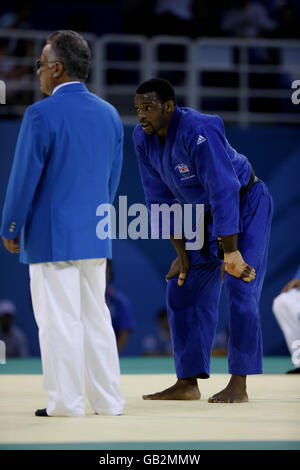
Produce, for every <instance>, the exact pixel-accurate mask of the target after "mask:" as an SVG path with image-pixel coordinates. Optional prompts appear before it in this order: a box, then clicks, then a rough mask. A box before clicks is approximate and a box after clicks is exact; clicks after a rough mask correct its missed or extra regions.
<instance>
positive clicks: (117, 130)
mask: <svg viewBox="0 0 300 470" xmlns="http://www.w3.org/2000/svg"><path fill="white" fill-rule="evenodd" d="M90 60H91V55H90V50H89V47H88V45H87V43H86V41H85V40H84V39H83V37H81V36H80V35H79V34H77V33H75V32H73V31H56V32H54V33H52V34H50V36H49V37H48V38H47V42H46V45H45V46H44V48H43V50H42V54H41V58H40V60H39V61H38V63H37V66H38V71H37V74H38V76H39V78H40V85H41V91H42V92H43V93H45V94H47V95H49V97H48V98H46V99H43V100H41V101H39V102H37V103H35V104H33V105H31V106H29V107H28V109H27V110H26V112H25V115H24V119H23V122H22V125H21V130H20V133H19V137H18V141H17V146H16V152H15V157H14V162H13V167H12V171H11V175H10V179H9V184H8V188H7V194H6V199H5V203H4V208H3V215H2V225H1V232H0V233H1V235H2V238H3V242H4V245H5V247H6V248H7V249H8V250H9V251H10V252H12V253H16V252H20V261H21V262H22V263H26V264H29V271H30V287H31V295H32V301H33V307H34V314H35V318H36V321H37V324H38V327H39V340H40V347H41V355H42V364H43V374H44V385H45V389H46V391H47V393H48V396H49V402H48V406H47V408H45V409H40V410H37V411H36V415H37V416H83V415H84V414H85V396H84V388H85V391H86V395H87V398H88V400H89V402H90V405H91V407H92V409H93V411H94V412H95V413H97V414H112V415H118V414H121V413H122V410H123V405H124V400H123V397H122V395H121V392H120V368H119V360H118V353H117V347H116V340H115V335H114V331H113V328H112V325H111V318H110V314H109V310H108V308H107V306H106V304H105V268H106V259H107V258H110V257H111V240H109V239H108V238H106V239H101V240H100V239H99V238H98V237H97V235H96V226H97V222H98V218H97V216H96V211H97V207H98V206H99V205H100V204H105V203H112V202H113V199H114V196H115V193H116V190H117V187H118V184H119V179H120V173H121V166H122V152H123V127H122V123H121V120H120V118H119V115H118V113H117V111H116V110H115V108H114V107H113V106H111V105H110V104H109V103H107V102H106V101H104V100H102V99H100V98H98V97H97V96H95V95H94V94H92V93H90V92H89V91H88V90H87V88H86V86H85V85H84V84H83V83H82V82H83V81H84V80H85V79H86V78H87V76H88V72H89V68H90Z"/></svg>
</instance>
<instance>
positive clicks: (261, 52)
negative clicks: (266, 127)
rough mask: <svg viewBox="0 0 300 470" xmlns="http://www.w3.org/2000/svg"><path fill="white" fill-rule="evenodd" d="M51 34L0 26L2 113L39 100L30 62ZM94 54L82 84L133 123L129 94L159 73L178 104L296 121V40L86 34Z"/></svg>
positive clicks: (247, 119)
mask: <svg viewBox="0 0 300 470" xmlns="http://www.w3.org/2000/svg"><path fill="white" fill-rule="evenodd" d="M47 35H48V32H45V31H29V30H18V31H12V30H3V29H2V30H0V79H1V80H3V81H4V82H5V84H6V93H7V97H6V105H1V106H0V114H1V115H22V114H23V112H24V110H25V109H26V106H28V105H29V104H31V103H32V102H35V101H37V100H39V99H41V98H42V97H43V96H42V94H41V92H40V90H39V80H38V78H37V77H36V75H35V72H36V71H35V68H34V63H35V60H36V59H37V58H39V56H40V52H41V49H42V46H43V44H44V41H45V38H46V37H47ZM83 35H84V36H85V38H86V39H87V41H88V42H89V44H90V47H91V49H92V54H93V60H92V68H91V73H90V77H89V79H88V82H87V85H88V87H89V89H90V90H91V91H93V92H94V93H96V94H97V95H99V96H101V97H103V98H104V99H107V100H108V101H110V102H111V103H112V104H113V105H114V106H116V108H117V109H118V111H119V112H120V114H121V116H122V118H123V121H124V122H125V123H127V124H131V123H134V122H136V117H135V111H134V107H133V97H134V94H135V90H136V87H137V85H138V84H139V83H141V82H142V81H144V80H146V79H148V78H151V77H154V76H160V77H164V78H167V79H169V80H170V82H171V83H172V84H173V85H174V87H175V91H176V95H177V100H178V104H180V105H182V106H190V107H193V108H196V109H198V110H200V111H202V112H205V113H209V114H219V115H220V116H221V117H222V118H223V119H224V120H225V121H226V122H232V123H238V124H243V125H247V124H249V123H267V124H271V123H277V124H297V123H298V124H299V123H300V112H299V107H297V106H296V105H295V104H293V103H292V100H291V95H292V93H293V91H294V90H292V88H291V86H292V82H293V81H294V80H297V79H298V80H299V79H300V41H290V40H273V39H268V40H267V39H230V38H222V39H220V38H200V39H197V40H192V39H188V38H184V37H181V36H178V37H176V36H155V37H153V38H146V37H144V36H134V35H104V36H101V37H97V36H95V35H91V34H85V33H83Z"/></svg>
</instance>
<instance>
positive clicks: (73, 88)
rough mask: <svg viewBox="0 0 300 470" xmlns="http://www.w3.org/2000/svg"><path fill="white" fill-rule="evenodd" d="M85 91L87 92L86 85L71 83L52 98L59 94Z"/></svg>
mask: <svg viewBox="0 0 300 470" xmlns="http://www.w3.org/2000/svg"><path fill="white" fill-rule="evenodd" d="M84 91H87V87H86V86H85V85H84V83H82V82H79V83H70V84H69V85H66V86H62V87H60V88H59V89H58V90H56V92H55V93H54V94H52V95H51V96H56V95H57V94H58V93H78V92H84Z"/></svg>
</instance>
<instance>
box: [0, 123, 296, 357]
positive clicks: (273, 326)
mask: <svg viewBox="0 0 300 470" xmlns="http://www.w3.org/2000/svg"><path fill="white" fill-rule="evenodd" d="M19 126H20V121H19V120H1V121H0V207H1V208H2V205H3V201H4V197H5V191H6V186H7V181H8V177H9V172H10V168H11V164H12V158H13V153H14V148H15V144H16V138H17V134H18V130H19ZM132 130H133V128H132V127H131V126H125V145H124V165H123V172H122V177H121V182H120V186H119V191H118V194H117V197H116V200H115V204H117V203H118V196H119V195H126V196H127V198H128V199H127V202H128V207H129V206H130V205H131V204H133V203H144V194H143V190H142V187H141V183H140V177H139V173H138V168H137V163H136V157H135V155H134V151H133V146H132V140H131V134H132ZM227 137H228V140H229V142H230V143H231V145H232V146H233V147H235V148H236V149H237V150H238V151H239V152H241V153H244V154H245V155H246V156H247V157H248V158H249V160H250V161H251V163H252V166H253V168H254V170H255V173H256V174H257V176H258V177H260V178H262V179H263V180H264V181H265V182H266V183H267V185H268V186H269V188H270V190H271V192H272V196H273V199H274V207H275V214H274V219H273V226H272V233H271V242H270V251H269V263H268V269H267V274H266V279H265V284H264V289H263V293H262V298H261V318H262V327H263V339H264V352H265V354H266V355H273V354H274V355H275V354H288V351H287V348H286V345H285V341H284V338H283V335H282V333H281V330H280V328H279V326H278V325H277V322H276V320H275V318H274V316H273V314H272V302H273V299H274V297H275V296H276V295H278V293H279V292H280V290H281V288H282V287H283V285H284V284H285V283H286V282H288V281H289V280H290V279H291V278H292V277H293V275H294V273H295V271H296V268H297V266H298V265H299V263H300V242H299V229H300V191H299V186H300V185H299V178H300V142H299V129H297V128H291V127H276V126H250V127H245V128H241V127H238V126H227ZM130 220H131V218H130V217H128V221H129V222H130ZM174 257H175V252H174V250H173V248H172V246H171V244H170V242H169V241H167V240H136V241H133V240H114V241H113V266H114V274H115V286H116V287H117V288H119V289H120V290H122V291H123V292H124V293H125V294H126V295H127V296H128V298H129V299H130V301H131V303H132V306H133V310H134V315H135V321H136V329H135V331H134V333H133V334H132V336H131V339H130V341H129V344H128V346H127V347H126V349H125V350H124V353H123V354H124V355H126V354H128V355H129V354H130V355H137V354H140V353H141V340H142V338H143V336H144V335H145V334H147V333H149V332H150V331H152V330H153V329H154V328H155V324H156V315H157V312H158V310H159V309H160V308H161V307H163V306H164V295H165V287H166V285H165V281H164V275H165V274H166V272H167V271H168V269H169V265H170V262H171V261H172V259H173V258H174ZM1 298H10V299H12V300H13V301H14V302H15V303H16V306H17V315H16V323H17V324H18V325H19V326H20V327H21V328H22V329H23V330H24V331H25V333H26V334H27V336H28V338H29V341H30V350H31V354H33V355H38V354H39V347H38V335H37V327H36V324H35V321H34V318H33V314H32V309H31V301H30V293H29V277H28V267H27V266H24V265H21V264H19V262H18V258H17V255H11V254H9V253H8V252H6V251H5V249H4V248H3V246H2V244H1V247H0V299H1ZM226 325H227V309H226V305H225V301H224V296H223V295H222V297H221V304H220V310H219V325H218V329H219V330H220V329H224V328H225V327H226Z"/></svg>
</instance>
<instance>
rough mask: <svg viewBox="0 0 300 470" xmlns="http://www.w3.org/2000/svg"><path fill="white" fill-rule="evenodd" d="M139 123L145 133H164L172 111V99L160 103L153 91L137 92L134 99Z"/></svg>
mask: <svg viewBox="0 0 300 470" xmlns="http://www.w3.org/2000/svg"><path fill="white" fill-rule="evenodd" d="M134 106H135V109H136V112H137V117H138V120H139V123H140V124H141V126H142V129H143V131H144V132H145V133H146V134H147V135H152V134H159V135H164V134H166V132H167V129H168V125H169V123H170V120H171V118H172V115H173V112H174V102H173V101H172V100H169V101H166V102H165V103H162V102H161V101H160V100H159V98H158V97H157V94H156V92H155V91H151V92H149V93H144V94H143V95H140V94H137V95H135V99H134Z"/></svg>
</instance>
